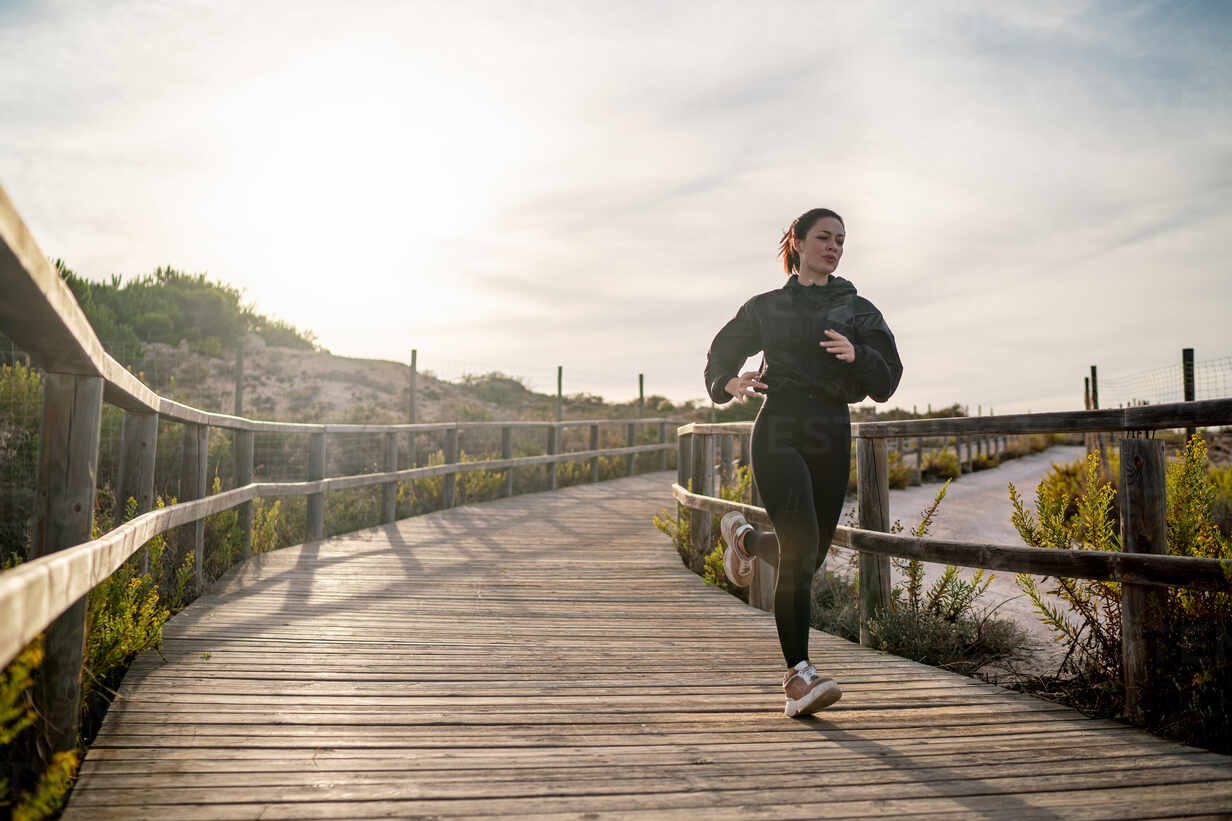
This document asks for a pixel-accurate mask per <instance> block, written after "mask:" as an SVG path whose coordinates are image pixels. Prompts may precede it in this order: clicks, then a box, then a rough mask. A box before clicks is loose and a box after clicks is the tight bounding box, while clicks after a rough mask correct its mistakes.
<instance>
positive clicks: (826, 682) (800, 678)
mask: <svg viewBox="0 0 1232 821" xmlns="http://www.w3.org/2000/svg"><path fill="white" fill-rule="evenodd" d="M783 693H784V694H785V695H786V696H787V704H786V706H784V707H783V712H784V713H785V714H786V715H788V716H791V717H793V718H794V717H795V716H802V715H809V714H810V713H815V712H817V711H818V710H821V709H824V708H826V707H829V706H830V705H831V704H833V703H834V702H836V701H838V700H839V699H840V698H842V697H843V691H842V690H840V689H839V687H838V682H837V681H835V680H834V679H832V678H830V677H829V676H823V675H821V674H820V673H818V672H817V670H816V669H814V668H813V663H812V662H811V661H802V662H800V663H799V664H797V665H796V666H795V667H793V668H791V669H790V670H788V671H787V673H786V674H785V675H784V676H783Z"/></svg>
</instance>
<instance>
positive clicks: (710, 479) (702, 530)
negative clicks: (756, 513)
mask: <svg viewBox="0 0 1232 821" xmlns="http://www.w3.org/2000/svg"><path fill="white" fill-rule="evenodd" d="M692 450H693V454H692V456H693V468H692V471H691V474H692V478H693V492H694V493H701V494H703V495H705V496H714V495H715V493H714V479H715V476H714V437H713V436H711V435H709V434H704V433H703V434H694V435H693V448H692ZM710 531H711V527H710V512H709V511H706V510H690V511H689V568H690V569H691V570H693V572H694V573H700V572H701V571H702V568H703V567H704V565H705V561H706V555H707V554H708V553H709V552H710V541H711V532H710Z"/></svg>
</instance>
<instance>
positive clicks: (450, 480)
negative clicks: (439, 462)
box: [441, 425, 458, 508]
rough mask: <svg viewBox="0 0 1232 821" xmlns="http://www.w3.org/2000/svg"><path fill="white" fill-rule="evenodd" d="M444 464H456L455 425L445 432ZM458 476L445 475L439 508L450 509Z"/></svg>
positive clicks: (456, 430)
mask: <svg viewBox="0 0 1232 821" xmlns="http://www.w3.org/2000/svg"><path fill="white" fill-rule="evenodd" d="M445 463H446V464H449V465H456V464H457V463H458V427H457V425H455V426H454V427H452V428H447V429H446V430H445ZM457 484H458V474H457V473H446V474H445V483H444V487H443V489H442V491H441V507H443V508H451V507H453V502H454V490H455V489H456V488H457Z"/></svg>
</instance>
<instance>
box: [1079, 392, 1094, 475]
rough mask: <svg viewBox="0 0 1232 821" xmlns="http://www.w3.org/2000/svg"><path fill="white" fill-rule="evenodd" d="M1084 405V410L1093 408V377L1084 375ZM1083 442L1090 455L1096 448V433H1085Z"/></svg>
mask: <svg viewBox="0 0 1232 821" xmlns="http://www.w3.org/2000/svg"><path fill="white" fill-rule="evenodd" d="M1082 407H1083V409H1084V410H1090V409H1091V377H1089V376H1084V377H1082ZM1082 444H1083V445H1084V446H1085V447H1086V451H1087V452H1086V455H1087V456H1090V455H1091V452H1092V451H1093V450H1094V449H1095V434H1093V433H1084V434H1083V435H1082Z"/></svg>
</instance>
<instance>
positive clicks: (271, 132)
mask: <svg viewBox="0 0 1232 821" xmlns="http://www.w3.org/2000/svg"><path fill="white" fill-rule="evenodd" d="M1229 42H1232V4H1228V3H1225V2H1185V1H1184V0H1174V1H1173V2H1160V3H1155V2H1092V3H1084V2H1075V1H1074V0H1065V1H1064V2H1049V0H1043V1H1042V2H1041V0H1029V1H1025V2H984V0H969V1H968V0H952V1H950V2H946V1H945V0H938V2H929V3H901V2H875V1H874V2H859V3H853V2H850V1H849V0H848V2H833V3H831V2H812V3H779V2H766V3H760V2H759V3H749V2H730V3H728V2H712V3H701V2H620V1H619V0H604V2H593V1H591V0H572V2H563V1H562V2H522V3H510V2H501V3H488V2H473V1H472V0H451V2H449V3H442V2H439V0H434V2H422V3H416V2H397V3H381V2H362V1H361V2H351V3H345V4H343V3H323V2H318V0H295V2H264V1H263V0H245V1H244V2H219V0H209V2H194V0H174V2H170V1H168V2H130V1H129V0H120V1H118V2H108V0H97V1H92V2H12V1H11V0H0V68H2V70H3V76H4V82H3V83H0V185H2V186H3V187H4V189H5V190H6V191H7V192H8V195H9V197H10V198H11V199H12V200H13V202H14V204H15V205H16V207H17V209H18V211H19V212H20V213H21V214H22V216H23V218H24V219H25V221H26V224H27V225H28V226H29V228H30V229H31V231H32V232H33V234H34V237H35V239H36V240H37V241H38V243H39V246H40V247H41V248H42V250H43V252H44V253H45V254H47V255H48V256H49V257H52V258H55V257H59V258H62V259H64V260H65V261H66V262H67V263H68V265H69V266H70V267H71V268H73V269H74V270H75V271H77V272H78V273H79V274H82V275H84V276H87V277H90V278H95V279H105V278H109V277H110V276H111V275H113V274H120V275H123V276H125V277H134V276H139V275H142V274H146V273H149V272H151V271H152V270H154V269H155V268H156V267H157V266H160V265H170V266H173V267H175V268H177V269H180V270H184V271H188V272H193V273H202V272H203V273H206V274H207V275H208V276H209V277H210V278H212V279H215V280H218V281H221V282H226V283H229V284H231V285H234V286H236V287H238V288H241V289H242V290H243V292H244V295H245V298H246V299H247V300H248V301H250V302H251V303H253V304H255V306H256V307H257V309H258V310H260V311H262V312H263V313H268V314H272V315H276V316H278V317H280V318H282V319H285V320H287V321H290V322H292V323H293V324H295V325H296V326H298V327H300V328H302V329H310V330H312V331H313V332H315V333H316V334H317V336H318V337H319V339H320V341H321V343H322V344H323V345H325V346H326V347H327V348H328V349H329V350H330V351H332V352H333V353H336V354H340V355H345V356H359V357H376V358H385V359H394V360H398V361H404V362H409V360H410V351H411V349H417V351H418V363H419V367H420V369H421V370H430V371H432V372H434V373H435V374H437V375H438V376H442V377H445V378H457V377H458V376H460V375H461V374H463V373H475V374H479V373H486V372H489V371H502V372H504V373H508V374H513V375H516V376H520V377H522V378H523V379H524V380H525V381H526V382H527V383H528V384H529V385H530V386H531V387H533V388H536V389H538V390H542V391H549V392H550V391H553V390H554V389H555V378H556V367H557V366H558V365H560V366H563V368H564V390H565V392H566V393H575V392H588V393H595V394H600V395H602V396H604V397H605V398H608V399H610V400H614V401H627V400H628V399H629V398H630V397H633V396H635V395H636V391H637V375H638V374H639V373H642V374H645V382H646V392H647V393H648V394H661V395H665V396H668V397H671V398H672V399H673V400H684V399H689V398H698V399H701V398H703V397H704V396H705V388H704V385H703V383H702V369H703V367H704V364H705V357H706V351H707V348H708V347H709V344H710V341H711V340H712V339H713V337H714V334H715V333H716V332H717V331H718V329H719V328H720V327H721V326H722V325H723V323H724V322H726V321H727V320H728V319H729V318H731V316H733V315H734V314H735V312H736V309H737V308H738V307H739V306H740V305H741V304H742V303H743V302H744V301H745V300H747V299H748V298H749V297H751V296H753V295H754V294H757V293H760V292H763V291H768V290H771V289H773V288H777V287H780V286H781V285H782V284H783V279H784V276H783V272H782V268H781V265H780V263H779V261H778V260H777V259H776V257H775V252H776V246H777V243H778V240H779V237H780V236H781V234H782V231H783V230H784V229H785V228H786V227H787V225H788V224H789V223H790V222H791V220H792V219H793V218H795V217H796V216H797V215H798V214H800V213H802V212H803V211H806V210H808V209H809V208H812V207H816V206H822V207H829V208H832V209H834V210H836V211H838V212H839V213H840V214H842V215H843V217H844V220H845V222H846V228H847V245H846V251H845V254H844V257H843V260H842V262H841V264H840V267H839V270H838V271H837V273H838V274H840V275H841V276H844V277H846V278H847V279H849V280H851V281H852V282H853V283H854V284H855V285H856V287H857V288H858V289H859V291H860V293H861V294H862V295H864V296H866V297H867V298H869V299H870V300H872V302H873V303H874V304H875V305H877V307H878V308H879V309H880V310H881V312H882V314H883V315H884V316H885V318H886V320H887V322H888V323H889V325H890V327H891V328H892V329H893V331H894V333H895V336H896V339H897V343H898V348H899V351H900V354H901V356H902V359H903V362H904V374H903V378H902V382H901V384H900V387H899V389H898V392H897V393H896V394H895V395H894V396H893V397H892V398H891V399H890V400H889V402H887V403H886V407H894V406H899V407H908V408H909V407H911V406H913V405H916V406H919V408H920V409H921V410H923V409H924V407H925V406H927V405H929V404H932V405H934V406H938V407H940V406H944V405H949V404H951V403H954V402H958V403H961V404H964V405H967V406H969V407H970V409H971V412H972V413H975V412H976V409H977V407H981V408H983V409H984V412H985V413H986V412H988V409H989V408H993V409H995V410H996V412H998V413H1002V412H1014V411H1027V410H1063V409H1074V408H1080V407H1081V406H1082V378H1083V376H1084V375H1086V374H1087V373H1088V372H1089V366H1090V365H1092V364H1096V365H1098V366H1099V369H1100V374H1101V376H1107V377H1108V378H1109V379H1115V378H1117V377H1118V376H1125V375H1132V374H1135V373H1138V372H1142V371H1146V370H1150V369H1158V368H1160V367H1161V366H1166V365H1172V364H1174V363H1177V362H1179V360H1180V355H1181V354H1180V349H1181V348H1182V347H1192V348H1194V349H1195V351H1196V358H1197V359H1198V360H1199V361H1200V362H1201V361H1203V360H1208V359H1214V358H1217V357H1226V356H1228V355H1230V354H1232V334H1229V333H1228V331H1227V330H1226V328H1227V320H1226V315H1227V313H1228V309H1229V307H1232V284H1230V278H1229V277H1230V275H1232V269H1230V267H1229V262H1228V260H1229V257H1230V256H1232V255H1230V254H1229V251H1230V250H1232V249H1230V247H1229V245H1230V243H1229V240H1228V237H1232V49H1229V48H1228V46H1227V44H1228V43H1229ZM749 364H750V367H752V366H755V365H756V364H757V360H756V359H754V360H751V361H750V363H749ZM1199 398H1202V397H1199ZM1105 404H1106V403H1105Z"/></svg>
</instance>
